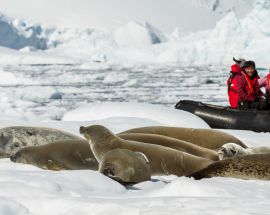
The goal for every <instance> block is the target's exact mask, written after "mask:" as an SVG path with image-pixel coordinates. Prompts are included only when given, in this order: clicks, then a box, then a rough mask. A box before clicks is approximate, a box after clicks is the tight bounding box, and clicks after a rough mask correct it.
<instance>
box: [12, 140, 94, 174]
mask: <svg viewBox="0 0 270 215" xmlns="http://www.w3.org/2000/svg"><path fill="white" fill-rule="evenodd" d="M10 160H11V161H13V162H16V163H24V164H31V165H34V166H37V167H39V168H42V169H48V170H78V169H91V170H97V169H98V162H97V160H96V159H95V157H94V155H93V153H92V151H91V149H90V147H89V143H88V142H87V141H86V140H79V139H74V140H61V141H56V142H52V143H49V144H46V145H41V146H27V147H24V148H21V149H20V150H19V151H18V152H16V153H15V154H14V155H12V156H11V157H10Z"/></svg>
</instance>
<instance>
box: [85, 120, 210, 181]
mask: <svg viewBox="0 0 270 215" xmlns="http://www.w3.org/2000/svg"><path fill="white" fill-rule="evenodd" d="M80 133H81V134H82V135H84V137H85V138H86V139H87V140H88V141H89V144H90V148H91V150H92V152H93V154H94V156H95V157H96V159H97V160H98V162H99V163H100V162H101V161H102V159H103V157H104V156H105V155H106V153H108V152H109V151H111V150H114V149H128V150H131V151H134V152H141V153H143V154H144V155H145V156H146V157H147V159H148V160H149V167H150V171H151V175H170V174H174V175H177V176H183V175H189V174H191V173H193V172H195V171H198V170H200V169H202V168H204V167H206V166H208V165H209V164H211V163H212V162H213V161H212V160H209V159H205V158H202V157H197V156H194V155H191V154H188V153H185V152H181V151H178V150H175V149H172V148H168V147H164V146H160V145H154V144H148V143H143V142H137V141H132V140H124V139H122V138H120V137H118V136H116V135H114V134H113V133H112V132H111V131H109V130H108V129H107V128H105V127H104V126H101V125H93V126H89V127H83V126H81V127H80ZM183 160H184V161H185V162H183ZM122 163H125V160H124V159H123V160H122ZM134 171H135V170H134Z"/></svg>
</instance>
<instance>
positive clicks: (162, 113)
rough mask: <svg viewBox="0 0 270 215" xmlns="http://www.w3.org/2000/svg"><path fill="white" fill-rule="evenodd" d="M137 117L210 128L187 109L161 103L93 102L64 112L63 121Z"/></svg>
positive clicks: (190, 126) (173, 124) (182, 125)
mask: <svg viewBox="0 0 270 215" xmlns="http://www.w3.org/2000/svg"><path fill="white" fill-rule="evenodd" d="M130 116H132V117H135V118H144V119H150V120H155V121H156V122H158V123H160V124H161V125H168V126H175V127H187V128H209V125H208V124H207V123H205V122H204V121H203V120H201V119H200V118H199V117H197V116H195V115H193V114H190V113H188V112H185V111H181V110H176V109H172V108H166V107H163V106H161V105H151V104H136V103H123V102H121V103H117V102H114V103H105V104H91V105H87V106H83V107H80V108H78V109H75V110H72V111H70V112H67V113H65V114H64V116H63V118H62V120H63V121H85V120H86V121H91V120H101V119H106V118H112V117H130Z"/></svg>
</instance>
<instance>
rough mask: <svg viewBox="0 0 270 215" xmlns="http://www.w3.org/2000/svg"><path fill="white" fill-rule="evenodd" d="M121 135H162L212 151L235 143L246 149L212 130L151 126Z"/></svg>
mask: <svg viewBox="0 0 270 215" xmlns="http://www.w3.org/2000/svg"><path fill="white" fill-rule="evenodd" d="M123 133H148V134H158V135H164V136H168V137H172V138H175V139H179V140H184V141H187V142H190V143H193V144H195V145H198V146H201V147H204V148H208V149H213V150H218V149H219V148H220V147H221V146H222V145H224V144H225V143H236V144H237V145H240V146H242V147H243V148H247V146H246V145H245V144H244V143H242V142H241V141H240V140H239V139H237V138H236V137H234V136H232V135H230V134H227V133H225V132H222V131H217V130H213V129H195V128H178V127H166V126H152V127H141V128H134V129H130V130H127V131H124V132H122V133H120V134H123Z"/></svg>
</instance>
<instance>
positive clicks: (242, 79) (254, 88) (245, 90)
mask: <svg viewBox="0 0 270 215" xmlns="http://www.w3.org/2000/svg"><path fill="white" fill-rule="evenodd" d="M259 78H260V77H259V76H258V73H257V72H255V74H254V75H253V77H249V76H248V75H247V74H246V73H244V72H241V75H239V78H238V79H237V86H236V87H237V92H238V99H239V101H247V102H254V101H255V100H257V99H259V100H261V99H262V92H261V91H260V87H259V81H258V80H259Z"/></svg>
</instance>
